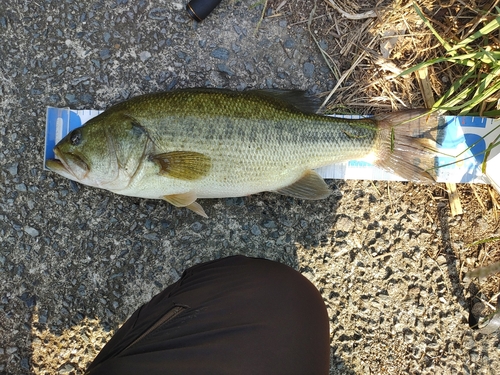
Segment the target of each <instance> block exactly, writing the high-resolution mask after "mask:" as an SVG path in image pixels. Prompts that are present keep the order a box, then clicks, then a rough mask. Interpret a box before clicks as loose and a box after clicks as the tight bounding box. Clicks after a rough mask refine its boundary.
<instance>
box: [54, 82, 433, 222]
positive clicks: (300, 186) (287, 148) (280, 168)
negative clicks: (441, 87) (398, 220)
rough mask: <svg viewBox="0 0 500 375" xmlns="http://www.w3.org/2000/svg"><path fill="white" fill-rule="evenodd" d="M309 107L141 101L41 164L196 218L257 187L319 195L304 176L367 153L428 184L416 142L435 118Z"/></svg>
mask: <svg viewBox="0 0 500 375" xmlns="http://www.w3.org/2000/svg"><path fill="white" fill-rule="evenodd" d="M316 109H317V103H316V102H315V101H314V99H311V98H310V97H307V96H306V95H305V94H304V93H303V92H299V91H278V90H253V91H244V92H236V91H230V90H223V89H184V90H177V91H172V92H165V93H155V94H147V95H142V96H139V97H136V98H132V99H130V100H128V101H125V102H122V103H119V104H117V105H114V106H112V107H110V108H109V109H108V110H106V111H104V112H103V113H102V114H101V115H99V116H97V117H95V118H93V119H91V120H90V121H88V122H87V123H86V124H85V125H84V126H83V127H82V128H79V129H77V130H76V132H77V134H73V137H72V135H71V133H70V134H69V135H68V136H67V137H66V138H65V139H63V140H62V141H61V142H60V143H59V144H58V145H57V146H56V147H55V150H54V151H55V153H56V155H57V156H58V157H59V160H57V161H52V162H49V163H48V166H49V168H51V169H53V170H54V171H56V172H58V173H60V174H62V175H63V176H65V177H68V178H72V179H75V180H77V181H80V182H82V183H85V184H87V185H91V186H97V187H101V188H105V189H108V190H111V191H113V192H116V193H119V194H123V195H130V196H138V197H143V198H154V199H165V200H167V201H168V202H170V203H172V204H174V205H176V206H185V207H188V208H191V209H193V210H194V211H195V212H197V213H200V214H202V215H205V213H204V211H203V209H202V208H201V206H199V204H198V203H196V202H195V201H196V199H197V198H220V197H236V196H244V195H250V194H255V193H259V192H262V191H277V192H280V193H282V194H287V195H291V196H294V197H297V198H305V199H320V198H324V197H326V196H327V195H328V193H329V190H328V188H327V186H326V184H325V183H324V181H323V180H322V179H321V178H320V177H319V176H318V175H317V174H316V173H315V172H313V171H312V170H313V169H314V168H318V167H321V166H325V165H329V164H333V163H337V162H341V161H346V160H351V159H358V160H359V159H362V158H364V157H371V158H372V161H373V162H374V163H375V164H376V165H378V166H380V167H381V168H384V169H387V170H390V171H395V172H396V173H399V174H400V175H402V176H403V177H405V178H408V179H412V180H417V179H420V180H431V179H432V177H430V173H429V166H431V167H432V165H433V164H432V158H433V157H434V153H435V152H434V151H430V150H431V147H430V146H432V144H431V143H429V142H431V141H430V140H426V139H422V138H420V137H421V134H422V133H423V132H424V131H427V130H429V129H430V128H432V127H435V126H437V121H436V120H435V118H434V117H430V116H429V115H426V117H425V118H424V117H423V116H424V115H425V111H418V110H417V111H402V112H395V113H393V114H389V115H386V116H385V117H380V118H373V119H361V120H348V119H339V118H333V117H328V116H323V115H319V114H316V113H315V111H316ZM74 132H75V131H74ZM75 135H77V137H75ZM72 139H73V141H74V140H75V139H78V140H79V142H78V144H72ZM73 143H75V142H73Z"/></svg>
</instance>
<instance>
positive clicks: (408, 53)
mask: <svg viewBox="0 0 500 375" xmlns="http://www.w3.org/2000/svg"><path fill="white" fill-rule="evenodd" d="M498 3H500V0H468V1H464V0H447V1H446V0H445V1H432V0H416V1H414V2H413V1H407V0H395V1H386V0H381V1H377V0H367V1H363V2H350V1H347V0H321V1H320V0H317V1H314V0H303V1H291V0H268V1H267V6H268V7H269V8H271V9H274V10H275V12H274V16H285V17H286V18H287V20H288V22H289V24H290V25H291V26H294V25H296V24H304V25H308V27H309V31H310V34H311V38H312V39H313V40H314V41H315V42H316V44H317V45H318V48H320V47H319V46H320V45H323V46H324V45H325V43H319V42H318V41H320V40H323V41H326V42H327V43H326V44H327V46H328V47H327V48H326V49H324V50H322V51H321V52H322V54H323V56H324V58H325V61H327V63H328V64H329V66H330V69H331V71H332V75H333V76H334V77H335V79H336V80H337V85H336V86H335V88H334V89H333V90H332V91H331V92H328V93H324V96H325V103H326V109H327V111H328V112H335V113H357V114H375V113H378V112H387V111H391V110H398V109H403V108H416V107H425V106H426V103H427V106H429V104H428V100H427V101H426V100H424V94H423V88H422V87H420V86H419V82H418V80H417V79H416V77H415V76H414V75H410V76H405V77H401V76H399V74H400V73H401V72H402V71H404V70H405V69H408V68H411V67H413V66H415V65H416V64H418V63H421V62H424V61H427V60H431V59H434V58H437V57H442V56H443V55H444V54H445V52H446V51H445V50H444V48H443V47H442V44H441V43H440V42H439V41H438V40H437V39H436V38H435V37H434V35H433V34H432V32H431V31H430V29H429V27H427V26H426V25H425V23H424V22H423V21H422V19H421V18H420V17H419V16H418V14H417V12H416V11H415V8H414V4H416V5H417V6H418V7H419V8H420V9H421V10H422V12H423V13H424V14H425V16H426V18H427V19H428V20H429V21H430V24H431V25H432V27H433V28H434V29H435V30H436V31H437V32H438V33H439V35H440V36H441V37H442V38H443V39H444V40H445V41H448V42H454V41H455V42H456V41H459V40H464V39H466V38H468V37H469V36H471V35H472V34H473V33H474V32H476V31H477V30H479V29H480V28H481V27H482V26H483V25H484V24H485V23H486V22H488V21H491V20H492V19H493V17H492V16H489V15H488V13H489V12H490V11H491V10H493V9H494V8H495V6H497V5H498ZM477 43H478V48H483V47H486V45H488V46H489V47H488V48H490V49H492V50H498V49H499V46H500V36H499V34H498V33H496V34H492V35H489V36H488V39H487V40H485V38H482V39H479V40H478V41H477ZM481 43H482V44H481ZM484 69H488V67H484ZM428 70H429V72H428V73H429V79H430V90H431V92H430V95H434V96H435V98H436V99H437V98H439V97H440V96H441V95H443V93H445V92H446V90H448V88H449V87H450V86H451V85H452V84H453V82H455V81H456V80H457V79H459V78H460V77H461V76H462V75H463V74H464V71H465V70H466V67H464V66H463V65H460V64H451V63H449V62H442V63H439V64H434V65H431V66H430V67H428ZM428 96H429V92H428V93H427V97H428ZM499 97H500V95H498V93H497V94H496V95H494V96H493V100H498V98H499ZM425 190H426V195H427V196H431V197H434V198H436V199H440V198H443V200H444V201H445V202H446V199H447V193H446V190H445V188H444V187H443V188H438V189H436V187H428V188H426V189H425ZM436 192H438V193H437V194H436ZM458 194H459V196H460V200H461V203H462V206H463V210H464V213H463V215H462V216H460V217H459V220H457V221H456V223H457V224H456V225H454V226H452V227H450V235H451V236H452V237H453V238H454V239H456V240H457V241H458V242H459V243H460V244H462V245H461V246H460V247H457V248H456V249H455V251H456V257H457V259H458V260H459V263H460V277H461V278H462V277H463V276H464V275H465V272H466V271H470V270H472V269H474V268H477V267H482V266H487V265H490V264H492V263H495V262H499V261H500V241H490V242H485V243H479V244H474V243H475V242H476V241H478V240H481V239H487V238H491V237H498V236H499V235H500V234H499V233H500V232H499V228H500V205H499V202H500V197H499V195H498V193H497V192H496V191H495V190H494V189H493V188H491V187H490V186H487V185H459V187H458ZM447 215H450V214H449V212H448V213H447ZM433 220H439V219H438V218H433ZM435 256H436V257H437V256H438V254H435ZM499 291H500V276H499V274H498V273H496V274H493V275H490V276H488V277H487V278H486V279H484V280H480V281H478V285H477V290H476V292H475V293H473V294H474V295H470V296H469V297H470V298H473V297H478V296H480V297H481V298H482V299H484V300H486V301H490V303H491V302H493V301H494V300H495V298H496V296H497V295H498V293H499Z"/></svg>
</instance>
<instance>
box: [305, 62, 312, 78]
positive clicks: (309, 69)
mask: <svg viewBox="0 0 500 375" xmlns="http://www.w3.org/2000/svg"><path fill="white" fill-rule="evenodd" d="M313 74H314V64H313V63H310V62H305V63H304V76H305V77H306V78H312V76H313Z"/></svg>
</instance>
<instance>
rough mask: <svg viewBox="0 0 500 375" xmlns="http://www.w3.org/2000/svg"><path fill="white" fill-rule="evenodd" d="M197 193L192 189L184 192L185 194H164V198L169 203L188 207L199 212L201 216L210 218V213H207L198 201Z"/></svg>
mask: <svg viewBox="0 0 500 375" xmlns="http://www.w3.org/2000/svg"><path fill="white" fill-rule="evenodd" d="M196 198H197V197H196V194H195V193H194V192H192V191H190V192H187V193H183V194H172V195H164V196H163V199H165V200H166V201H167V202H168V203H170V204H171V205H173V206H175V207H186V208H187V209H189V210H191V211H193V212H194V213H197V214H198V215H200V216H203V217H205V218H208V215H207V214H206V213H205V210H204V209H203V207H201V205H200V204H199V203H197V202H196Z"/></svg>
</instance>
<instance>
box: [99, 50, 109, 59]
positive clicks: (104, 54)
mask: <svg viewBox="0 0 500 375" xmlns="http://www.w3.org/2000/svg"><path fill="white" fill-rule="evenodd" d="M99 57H100V58H101V59H103V60H107V59H109V58H110V57H111V51H110V50H109V49H107V48H105V49H103V50H101V52H99Z"/></svg>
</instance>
